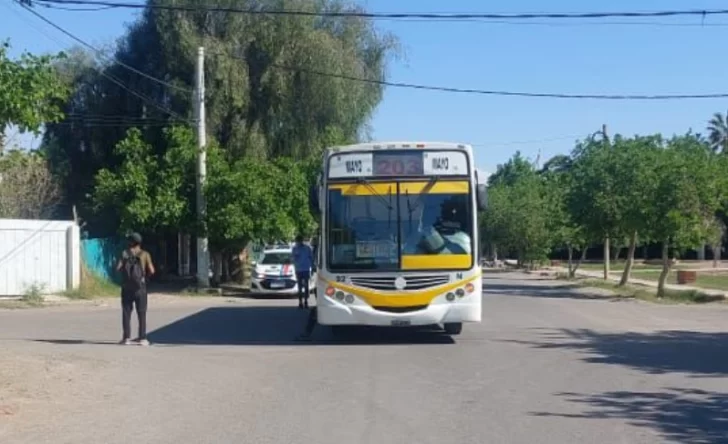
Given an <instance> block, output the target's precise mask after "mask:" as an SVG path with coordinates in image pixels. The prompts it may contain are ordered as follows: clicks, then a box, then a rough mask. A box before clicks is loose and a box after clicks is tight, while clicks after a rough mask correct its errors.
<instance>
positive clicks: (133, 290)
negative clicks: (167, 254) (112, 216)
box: [116, 233, 155, 345]
mask: <svg viewBox="0 0 728 444" xmlns="http://www.w3.org/2000/svg"><path fill="white" fill-rule="evenodd" d="M127 242H128V248H127V249H126V250H124V252H123V253H122V255H121V258H120V259H119V262H118V263H117V264H116V270H117V271H119V272H121V274H122V283H121V325H122V329H123V336H122V338H121V342H120V343H121V344H124V345H129V344H131V343H132V340H131V313H132V312H133V311H134V308H136V312H137V318H138V320H139V337H138V338H137V339H135V340H134V342H137V343H139V344H140V345H149V341H148V340H147V278H149V277H151V276H152V275H153V274H154V272H155V271H154V265H153V264H152V256H151V255H150V254H149V253H148V252H146V251H144V250H142V247H141V245H142V237H141V235H140V234H139V233H132V234H131V235H129V236H128V237H127Z"/></svg>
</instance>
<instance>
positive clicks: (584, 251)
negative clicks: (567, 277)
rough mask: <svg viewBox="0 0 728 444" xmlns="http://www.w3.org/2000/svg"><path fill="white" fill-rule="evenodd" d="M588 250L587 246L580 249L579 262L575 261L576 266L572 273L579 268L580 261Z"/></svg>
mask: <svg viewBox="0 0 728 444" xmlns="http://www.w3.org/2000/svg"><path fill="white" fill-rule="evenodd" d="M587 251H589V248H588V247H584V249H583V250H581V256H580V257H579V262H577V263H576V267H575V268H574V274H576V272H577V270H579V267H581V264H582V262H584V261H585V260H586V253H587Z"/></svg>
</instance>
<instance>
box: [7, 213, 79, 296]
mask: <svg viewBox="0 0 728 444" xmlns="http://www.w3.org/2000/svg"><path fill="white" fill-rule="evenodd" d="M80 243H81V240H80V234H79V229H78V226H77V225H76V224H75V223H74V222H67V221H49V220H18V219H0V296H18V295H22V294H24V293H26V292H27V290H28V288H29V287H30V286H32V285H38V286H40V287H41V288H42V289H43V291H44V292H45V293H54V292H62V291H65V290H68V289H73V288H78V285H79V284H80V281H81V250H80Z"/></svg>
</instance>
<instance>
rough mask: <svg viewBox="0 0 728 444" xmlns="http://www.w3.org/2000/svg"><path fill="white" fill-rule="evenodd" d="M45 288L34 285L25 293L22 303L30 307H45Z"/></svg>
mask: <svg viewBox="0 0 728 444" xmlns="http://www.w3.org/2000/svg"><path fill="white" fill-rule="evenodd" d="M43 290H44V288H43V286H42V285H40V284H32V285H30V286H29V287H28V288H27V289H26V290H25V293H23V297H22V298H21V301H22V302H24V303H25V304H27V305H30V306H39V305H43V302H44V301H45V298H44V297H43Z"/></svg>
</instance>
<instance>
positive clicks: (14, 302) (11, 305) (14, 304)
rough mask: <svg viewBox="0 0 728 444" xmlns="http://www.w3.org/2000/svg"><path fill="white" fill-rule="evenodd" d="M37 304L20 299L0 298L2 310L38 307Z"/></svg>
mask: <svg viewBox="0 0 728 444" xmlns="http://www.w3.org/2000/svg"><path fill="white" fill-rule="evenodd" d="M38 306H39V305H31V304H29V303H27V302H25V301H23V300H22V299H9V300H0V309H2V310H18V309H21V308H31V307H38Z"/></svg>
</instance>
